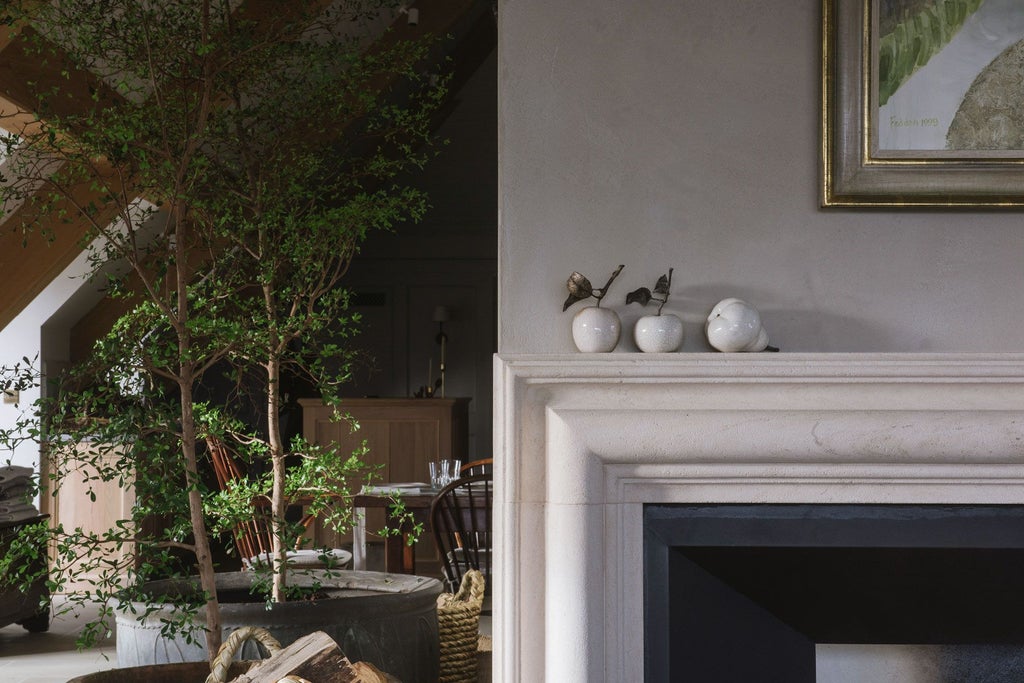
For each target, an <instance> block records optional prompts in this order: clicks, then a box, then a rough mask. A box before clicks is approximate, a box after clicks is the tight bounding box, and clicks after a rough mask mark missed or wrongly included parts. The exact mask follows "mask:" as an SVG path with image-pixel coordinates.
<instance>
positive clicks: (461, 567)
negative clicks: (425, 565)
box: [430, 473, 493, 593]
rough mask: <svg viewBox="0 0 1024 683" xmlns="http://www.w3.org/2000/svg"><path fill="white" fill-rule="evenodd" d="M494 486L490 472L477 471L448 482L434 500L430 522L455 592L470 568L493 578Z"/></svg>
mask: <svg viewBox="0 0 1024 683" xmlns="http://www.w3.org/2000/svg"><path fill="white" fill-rule="evenodd" d="M492 490H493V479H492V477H491V474H490V473H487V474H474V475H470V476H466V477H462V478H461V479H456V480H455V481H453V482H452V483H450V484H448V485H447V486H445V487H444V488H443V489H441V490H440V492H438V494H437V496H435V497H434V500H433V503H431V506H430V525H431V529H432V530H433V533H434V540H435V541H436V543H437V550H438V555H440V557H441V562H442V569H443V571H444V578H445V580H446V581H447V583H448V589H449V590H450V591H451V592H453V593H454V592H457V591H458V589H459V586H460V584H461V583H462V576H463V575H464V574H465V573H466V572H467V571H469V570H470V569H477V570H479V571H480V572H481V573H482V574H483V575H484V578H485V579H486V580H487V582H488V583H489V582H490V580H491V557H492V553H491V538H492V532H491V529H492V524H491V520H492V503H491V499H492Z"/></svg>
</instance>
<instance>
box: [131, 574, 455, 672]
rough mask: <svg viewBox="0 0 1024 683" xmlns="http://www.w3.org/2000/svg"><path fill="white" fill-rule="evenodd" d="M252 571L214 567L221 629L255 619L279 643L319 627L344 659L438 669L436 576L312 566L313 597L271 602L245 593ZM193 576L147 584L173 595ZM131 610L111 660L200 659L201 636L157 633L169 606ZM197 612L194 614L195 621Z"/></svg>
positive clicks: (296, 579) (247, 654)
mask: <svg viewBox="0 0 1024 683" xmlns="http://www.w3.org/2000/svg"><path fill="white" fill-rule="evenodd" d="M303 574H305V572H303V573H301V574H299V575H298V576H289V583H291V584H293V585H309V584H310V583H312V579H311V578H310V577H309V576H303ZM255 576H256V574H255V573H254V572H231V573H224V574H218V576H217V595H218V599H219V600H220V602H221V605H220V610H221V620H222V623H223V626H224V637H225V638H226V637H227V636H228V634H229V633H230V632H231V631H234V630H235V629H238V628H242V627H243V626H262V627H264V628H266V629H267V630H269V631H270V633H271V635H273V636H274V637H275V638H276V639H277V640H278V641H279V642H280V643H281V645H282V646H286V645H288V644H290V643H292V642H294V641H295V640H296V639H298V638H299V637H301V636H304V635H306V634H308V633H312V632H313V631H324V632H325V633H327V635H329V636H330V637H331V638H333V639H334V640H335V641H336V642H337V643H338V645H339V646H340V647H341V649H342V651H343V652H344V653H345V655H346V656H348V657H349V659H351V660H352V661H367V662H370V663H372V664H374V665H375V666H377V667H378V668H379V669H381V670H382V671H386V672H388V673H389V674H391V675H393V676H395V677H397V678H398V679H399V680H401V681H403V682H404V683H416V682H417V681H419V682H422V683H428V682H433V681H435V680H436V679H437V675H438V662H439V659H438V656H439V637H438V627H437V604H436V603H437V596H438V595H440V593H441V589H442V586H441V582H440V581H438V580H437V579H431V578H426V577H422V576H408V575H405V574H399V575H395V574H384V573H381V572H362V571H342V572H338V571H335V572H333V577H327V576H324V575H323V573H322V572H318V573H317V577H316V578H317V580H318V581H319V582H320V583H321V586H322V588H321V592H320V594H319V595H318V596H317V597H316V599H313V600H297V601H293V602H286V603H280V604H275V605H272V606H271V608H270V609H267V605H266V603H265V602H264V601H263V600H262V599H258V598H251V597H249V596H250V593H249V591H250V588H251V586H252V583H253V580H254V578H255ZM195 585H196V584H195V583H194V582H185V581H154V582H152V583H150V584H147V586H146V590H147V593H148V594H150V595H161V594H163V595H181V594H183V592H185V591H187V590H189V589H190V588H192V589H194V587H195ZM132 606H133V608H134V610H135V614H132V613H130V612H120V613H118V615H117V661H118V664H119V665H120V666H123V667H135V666H144V665H150V664H164V663H169V662H170V663H174V662H198V661H205V660H206V644H205V642H204V641H203V638H202V637H201V634H200V637H199V642H195V643H188V642H186V639H185V638H184V637H183V636H182V637H181V638H168V637H165V636H163V635H162V634H161V629H162V628H163V627H164V623H162V622H163V621H164V620H166V619H167V618H168V617H169V616H170V615H171V614H172V613H173V610H172V609H171V608H169V607H164V608H160V609H158V610H157V611H156V612H153V613H152V614H150V615H149V616H147V617H145V618H143V619H142V620H140V619H139V615H142V614H144V613H145V611H146V609H152V606H151V605H147V604H145V603H133V605H132ZM203 620H204V617H203V615H202V614H201V613H200V615H199V616H198V622H199V623H202V622H203ZM260 657H261V655H260V653H259V651H258V648H257V645H256V644H255V643H253V642H251V641H247V642H246V643H245V644H243V646H242V647H241V648H240V650H239V652H238V658H239V659H259V658H260Z"/></svg>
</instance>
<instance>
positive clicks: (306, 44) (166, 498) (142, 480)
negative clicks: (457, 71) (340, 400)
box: [0, 0, 446, 647]
mask: <svg viewBox="0 0 1024 683" xmlns="http://www.w3.org/2000/svg"><path fill="white" fill-rule="evenodd" d="M388 4H389V3H387V2H383V3H382V2H372V1H370V0H349V1H347V2H341V3H334V4H332V5H331V6H330V9H327V10H324V8H323V5H324V3H320V2H314V1H313V0H290V1H289V2H288V3H281V5H280V6H279V7H278V8H277V9H276V11H275V13H274V14H273V15H272V16H266V17H257V16H251V15H250V14H249V7H250V6H249V5H248V4H247V3H244V2H243V3H241V5H239V4H238V3H233V2H227V1H226V0H218V1H213V0H167V1H165V2H159V3H153V2H144V1H142V0H56V1H55V2H46V3H39V2H35V0H12V1H11V2H8V3H7V4H6V5H5V12H6V20H7V21H8V22H9V23H11V24H12V25H19V26H24V25H27V26H30V27H31V29H30V30H25V31H23V35H24V36H25V38H26V41H27V44H28V50H29V52H30V53H32V55H33V56H34V57H35V58H37V59H38V60H44V61H47V62H52V63H56V64H59V65H60V72H61V74H62V78H60V79H58V80H57V81H55V82H53V83H49V84H45V85H44V84H42V83H39V84H36V87H37V91H36V93H35V94H36V97H37V101H36V102H34V103H32V110H33V112H34V113H35V114H36V115H37V120H36V121H35V122H34V125H32V126H30V127H28V128H25V129H19V130H17V131H16V133H14V134H10V135H4V136H3V137H2V138H0V146H2V148H3V150H4V151H5V152H6V153H7V154H9V155H10V158H9V159H8V161H7V163H6V164H5V169H4V174H5V179H6V180H7V182H6V183H5V184H2V185H0V205H4V206H9V207H11V206H19V205H20V206H21V207H22V209H23V210H21V211H19V212H18V213H16V214H12V215H11V216H9V217H8V220H9V221H10V222H11V223H17V225H16V229H19V230H22V231H23V232H25V233H26V234H28V233H30V232H33V231H38V230H40V229H42V228H41V226H50V227H49V228H47V229H50V230H62V229H70V227H72V226H76V225H77V226H82V225H84V226H86V227H87V231H86V242H87V243H89V244H90V249H91V251H90V257H91V260H92V263H93V265H94V273H93V276H94V277H97V278H105V282H106V288H107V292H108V295H109V296H110V297H112V298H114V299H117V300H119V301H121V302H122V303H123V307H124V310H125V311H126V312H125V313H124V314H123V315H121V316H120V317H119V318H118V320H117V321H116V322H115V323H114V324H113V326H112V328H111V329H110V331H109V333H108V334H106V335H104V336H102V337H101V338H100V339H99V340H98V341H97V342H96V344H95V346H94V347H93V348H92V352H91V355H90V356H89V357H88V358H87V359H86V360H85V361H83V362H81V363H78V364H76V365H75V366H74V367H72V368H71V369H70V370H69V371H68V372H67V374H66V375H65V376H63V377H62V378H60V380H59V381H57V378H46V383H47V384H46V386H47V391H46V392H45V396H44V398H43V399H41V400H40V401H39V402H38V403H37V404H36V405H34V406H32V407H31V409H30V410H29V411H28V413H27V414H26V417H25V419H24V420H23V421H22V423H21V424H20V425H19V426H18V428H17V429H15V430H13V431H11V432H10V433H7V434H3V435H0V445H2V444H4V443H11V444H13V443H14V442H16V441H17V440H19V439H32V440H36V441H38V442H39V443H40V444H42V445H43V447H44V449H45V454H46V460H47V464H48V468H47V471H48V479H47V480H46V481H43V482H39V484H40V487H41V489H44V490H45V492H46V493H48V494H56V493H57V492H58V491H59V490H60V489H61V487H62V486H63V485H65V484H66V483H67V482H68V481H76V482H81V483H82V484H83V485H84V486H85V487H86V488H87V489H89V488H90V487H91V486H93V485H95V484H98V483H100V482H116V484H117V486H119V487H130V486H134V490H135V505H134V506H133V509H132V511H131V514H130V516H129V518H127V519H125V520H121V521H119V522H118V523H117V524H116V525H115V527H114V528H112V529H110V530H109V531H108V532H104V533H102V534H90V533H86V532H84V531H83V530H81V529H64V528H59V527H58V528H52V529H33V530H31V531H26V534H44V535H45V537H46V538H45V543H44V544H43V545H38V546H36V547H49V548H51V550H52V551H53V553H54V556H55V558H56V560H55V567H54V571H53V572H52V574H51V577H50V580H51V581H52V585H53V588H54V589H60V588H61V587H62V586H64V585H66V582H67V580H69V579H75V578H81V577H82V576H84V575H91V576H94V577H98V578H95V579H93V583H92V585H91V586H90V587H89V588H88V589H87V590H86V591H85V592H84V594H80V595H84V597H85V598H87V599H97V600H107V599H109V598H112V597H115V596H122V597H124V596H129V595H130V594H131V589H132V588H133V587H137V586H138V585H139V584H140V583H141V582H142V581H143V580H146V579H149V578H152V577H167V576H174V575H178V574H187V573H190V572H192V571H198V572H199V575H200V577H201V581H200V584H201V585H200V590H199V593H198V597H197V598H196V599H195V600H194V601H191V602H190V603H189V605H190V606H191V607H195V606H197V605H199V604H206V606H207V613H208V618H210V617H209V615H210V614H215V613H216V607H217V603H216V599H215V596H214V595H212V591H213V588H212V572H213V566H212V560H211V558H210V553H209V548H208V540H209V534H210V533H213V534H220V533H222V532H224V531H225V530H227V529H229V528H231V526H232V524H233V523H234V522H236V521H237V520H240V519H245V518H246V516H249V517H251V516H252V515H253V510H254V505H256V504H258V503H259V502H260V501H265V500H270V501H271V503H272V508H271V510H272V520H273V522H274V524H275V530H276V534H277V537H278V540H279V541H280V546H281V548H282V549H283V548H284V547H287V546H288V545H290V544H292V543H293V542H294V541H295V540H296V539H297V538H298V533H299V532H298V529H297V528H296V527H295V526H294V525H292V524H289V523H287V522H286V521H285V518H284V509H285V507H286V506H287V505H288V504H289V503H291V502H295V501H298V500H302V501H304V502H307V503H308V504H309V506H310V510H311V511H313V512H316V513H319V514H320V515H322V516H323V517H324V518H325V519H326V520H327V522H328V523H330V524H334V525H336V526H340V527H342V528H344V527H345V526H347V525H348V524H350V522H351V520H350V518H349V515H350V514H351V512H350V510H351V504H350V502H349V500H350V498H351V496H352V494H353V493H354V492H355V491H357V490H358V487H360V486H361V485H362V484H363V483H365V482H366V481H368V477H371V476H372V475H373V472H372V470H369V469H368V468H366V467H365V465H364V464H363V462H362V456H363V455H364V453H354V454H350V453H338V452H336V451H334V450H332V449H327V448H321V447H317V446H314V445H312V444H308V443H305V442H304V441H302V440H297V441H294V442H292V443H286V442H285V441H284V437H283V434H282V433H281V425H280V412H281V409H282V406H283V402H284V397H283V395H282V388H281V387H282V384H283V383H284V382H285V381H292V382H297V381H300V380H301V381H303V382H305V383H306V384H307V385H308V386H311V387H315V388H316V390H317V391H319V393H320V394H321V396H322V397H323V399H324V400H325V401H327V402H328V403H333V402H336V397H337V391H338V388H339V387H340V386H342V385H343V384H344V383H345V382H346V381H347V380H348V379H349V376H350V368H351V364H352V361H353V357H354V356H353V352H352V351H351V349H350V348H349V347H348V342H349V340H350V339H351V338H352V336H353V335H355V334H356V333H357V331H358V325H359V318H358V315H356V314H355V313H353V312H351V311H349V310H348V302H349V294H348V292H347V291H346V290H345V289H344V288H343V287H342V286H341V285H342V278H343V276H344V274H345V272H346V270H347V268H348V266H349V263H350V262H351V259H352V258H353V257H354V256H355V255H356V254H357V252H358V249H359V245H360V244H361V242H362V241H363V240H364V238H365V237H366V236H367V235H368V234H369V233H370V232H373V231H379V230H391V229H393V228H394V227H395V226H396V225H398V224H400V223H402V222H405V221H411V220H418V219H419V218H420V217H422V215H423V214H424V212H425V211H426V210H427V207H428V203H427V198H426V196H425V195H424V194H423V193H422V192H421V191H420V190H418V189H417V188H415V187H413V186H411V185H408V184H404V183H403V182H400V179H408V178H410V177H412V172H415V171H416V170H418V169H421V168H422V167H423V165H424V164H425V163H426V161H427V160H428V159H429V158H430V156H431V155H432V154H433V143H434V139H433V134H432V132H431V127H430V118H431V115H432V114H433V113H434V112H435V111H436V109H437V107H438V106H439V105H440V103H441V101H442V98H443V96H444V94H445V88H446V78H445V77H444V75H443V74H442V73H440V72H439V69H438V67H437V66H436V65H435V66H430V63H431V62H430V55H431V53H432V50H433V49H434V48H435V47H436V39H433V38H429V37H428V38H426V39H423V40H418V41H415V42H409V41H398V40H390V39H389V37H388V36H387V35H386V34H385V37H384V38H383V39H381V40H377V41H376V42H374V43H373V49H367V36H368V35H372V34H373V33H372V32H373V31H374V28H373V26H374V22H378V18H379V17H380V15H381V11H382V10H383V9H385V8H386V6H387V5H388ZM378 23H379V22H378ZM83 81H84V82H87V83H88V89H87V91H86V92H87V95H86V96H85V97H83V96H82V95H81V90H76V89H75V87H74V84H75V83H81V82H83ZM4 125H5V121H3V120H2V119H0V126H4ZM35 376H36V375H35V373H34V371H32V370H29V369H27V368H26V367H18V368H9V369H7V372H6V373H5V377H7V379H6V380H2V379H0V385H3V382H4V381H6V382H7V383H10V384H11V385H12V386H13V385H14V384H16V383H18V382H22V383H24V382H31V381H33V378H35ZM225 379H226V384H227V385H228V387H229V388H228V389H227V390H226V391H222V392H221V394H219V395H218V396H217V397H216V400H207V399H208V397H209V393H210V392H209V387H210V386H212V385H214V384H218V383H220V384H221V385H223V384H224V383H225V382H224V380H225ZM254 416H256V419H254ZM207 437H216V438H218V439H220V440H222V441H224V442H225V443H227V444H228V445H229V446H230V447H231V449H232V450H233V451H234V452H236V453H237V454H238V456H239V457H240V458H241V459H242V460H243V461H244V462H247V463H250V464H251V469H252V476H251V477H250V478H249V479H247V480H246V481H244V482H240V483H239V484H238V485H236V486H234V487H233V488H231V489H230V490H228V491H224V492H221V491H218V490H215V487H214V486H213V485H212V484H211V483H210V477H209V476H204V472H206V467H205V465H204V463H203V461H202V447H201V444H202V443H203V440H204V439H206V438H207ZM86 444H87V446H86ZM286 462H287V463H289V466H288V467H286V466H285V464H286ZM154 520H158V521H159V524H153V521H154ZM26 540H32V541H37V542H42V541H43V540H44V539H43V538H40V537H35V536H32V537H31V538H30V537H29V536H26ZM19 547H20V548H21V550H19V552H27V548H26V546H19ZM189 553H193V554H194V557H191V556H190V555H189ZM133 555H137V556H138V557H139V558H141V559H140V561H139V562H138V563H137V564H133V563H132V562H131V561H130V559H131V557H132V556H133ZM279 557H282V556H280V555H279ZM4 561H7V560H6V559H5V560H4ZM0 566H3V565H0ZM12 576H17V575H14V574H12ZM21 578H27V577H21ZM285 579H286V573H285V572H280V571H278V572H273V573H272V574H271V582H272V584H273V586H272V597H273V599H285V598H286V597H287V596H288V594H289V591H288V589H287V586H286V585H285ZM19 580H20V579H19ZM186 602H188V601H186ZM188 611H189V610H185V612H186V614H187V612H188ZM216 625H217V622H216V621H209V622H208V623H207V627H208V628H209V629H210V630H211V631H214V632H215V631H216ZM166 627H167V628H168V629H169V630H177V629H186V630H187V620H186V619H185V617H184V616H183V617H182V621H178V620H177V619H174V620H169V621H168V622H167V626H166ZM101 634H102V631H101V630H99V629H96V630H93V631H92V632H91V634H90V633H89V632H88V631H87V635H91V637H97V636H99V635H101ZM211 641H213V642H216V639H215V637H214V638H211V639H208V644H209V643H210V642H211ZM211 647H215V646H211Z"/></svg>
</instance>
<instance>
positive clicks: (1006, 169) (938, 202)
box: [821, 0, 1024, 208]
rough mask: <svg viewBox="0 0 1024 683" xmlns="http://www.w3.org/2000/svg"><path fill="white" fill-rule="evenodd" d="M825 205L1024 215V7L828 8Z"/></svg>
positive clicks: (848, 2) (874, 1)
mask: <svg viewBox="0 0 1024 683" xmlns="http://www.w3.org/2000/svg"><path fill="white" fill-rule="evenodd" d="M821 27H822V41H821V43H822V52H821V62H822V102H821V112H822V114H821V170H822V173H821V205H822V207H826V208H827V207H872V206H876V207H1004V208H1012V207H1024V3H1022V2H1020V1H1019V0H822V22H821Z"/></svg>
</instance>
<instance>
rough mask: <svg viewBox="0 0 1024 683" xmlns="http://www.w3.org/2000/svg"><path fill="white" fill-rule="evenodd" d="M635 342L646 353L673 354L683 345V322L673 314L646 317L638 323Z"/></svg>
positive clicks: (634, 335) (634, 337)
mask: <svg viewBox="0 0 1024 683" xmlns="http://www.w3.org/2000/svg"><path fill="white" fill-rule="evenodd" d="M633 341H635V342H636V345H637V348H639V349H640V350H641V351H643V352H644V353H672V352H673V351H678V350H679V347H680V346H682V345H683V321H682V320H680V319H679V316H676V315H673V314H671V313H665V314H664V315H645V316H643V317H642V318H640V319H639V320H637V321H636V326H635V327H634V328H633Z"/></svg>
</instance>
